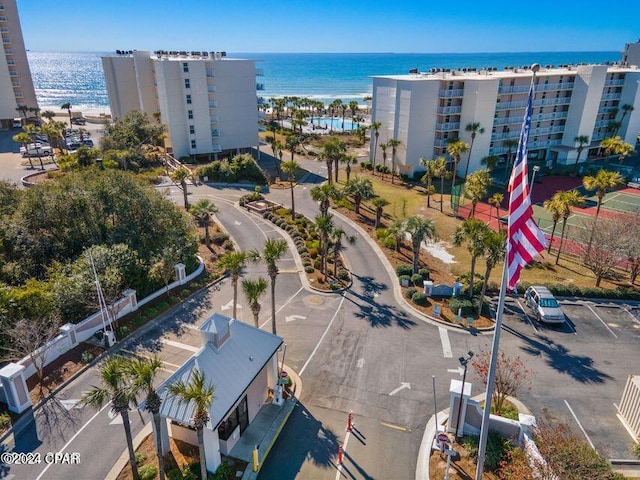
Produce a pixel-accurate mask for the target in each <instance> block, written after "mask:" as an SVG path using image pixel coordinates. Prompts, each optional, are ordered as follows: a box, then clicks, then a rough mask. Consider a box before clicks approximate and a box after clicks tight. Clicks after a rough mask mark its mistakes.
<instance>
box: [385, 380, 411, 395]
mask: <svg viewBox="0 0 640 480" xmlns="http://www.w3.org/2000/svg"><path fill="white" fill-rule="evenodd" d="M405 388H408V389H409V390H411V384H410V383H409V382H400V386H399V387H398V388H396V389H395V390H393V391H391V392H389V396H393V395H395V394H396V393H398V392H399V391H400V390H404V389H405Z"/></svg>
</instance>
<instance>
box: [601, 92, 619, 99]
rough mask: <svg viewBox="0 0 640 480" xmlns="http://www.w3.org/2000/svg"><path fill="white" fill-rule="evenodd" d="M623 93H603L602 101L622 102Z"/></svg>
mask: <svg viewBox="0 0 640 480" xmlns="http://www.w3.org/2000/svg"><path fill="white" fill-rule="evenodd" d="M620 97H622V94H621V93H603V94H602V99H601V100H620Z"/></svg>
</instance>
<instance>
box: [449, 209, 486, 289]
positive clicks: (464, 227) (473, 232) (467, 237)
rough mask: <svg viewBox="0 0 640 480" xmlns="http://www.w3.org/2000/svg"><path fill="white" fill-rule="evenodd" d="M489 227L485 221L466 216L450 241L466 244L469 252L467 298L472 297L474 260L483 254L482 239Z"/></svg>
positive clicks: (483, 239) (456, 243)
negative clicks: (469, 264)
mask: <svg viewBox="0 0 640 480" xmlns="http://www.w3.org/2000/svg"><path fill="white" fill-rule="evenodd" d="M490 231H491V228H490V227H489V225H487V224H486V223H484V222H482V221H480V220H478V219H476V218H467V219H465V220H463V221H462V223H461V224H460V225H458V227H457V228H456V230H455V232H454V233H453V238H452V243H453V244H454V245H455V246H456V247H459V246H460V245H462V244H463V243H465V244H466V247H467V251H468V252H469V253H470V254H471V275H470V277H469V298H473V281H474V277H475V269H476V260H477V258H478V257H479V256H480V255H482V254H483V251H484V241H485V238H486V236H487V233H488V232H490Z"/></svg>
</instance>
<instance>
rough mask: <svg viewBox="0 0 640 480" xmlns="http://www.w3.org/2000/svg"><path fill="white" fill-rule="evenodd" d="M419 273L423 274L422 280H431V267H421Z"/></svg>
mask: <svg viewBox="0 0 640 480" xmlns="http://www.w3.org/2000/svg"><path fill="white" fill-rule="evenodd" d="M418 273H419V274H420V275H421V276H422V280H429V269H428V268H421V269H420V270H418Z"/></svg>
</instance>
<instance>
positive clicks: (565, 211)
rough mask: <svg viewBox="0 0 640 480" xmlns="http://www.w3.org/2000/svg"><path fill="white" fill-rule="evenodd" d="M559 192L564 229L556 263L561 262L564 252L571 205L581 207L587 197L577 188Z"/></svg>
mask: <svg viewBox="0 0 640 480" xmlns="http://www.w3.org/2000/svg"><path fill="white" fill-rule="evenodd" d="M558 194H559V197H558V204H559V209H560V216H561V217H562V231H561V233H560V245H558V254H557V255H556V265H558V264H559V263H560V253H561V252H562V243H563V242H564V233H565V228H566V226H567V220H568V219H569V216H571V207H580V206H582V205H584V200H585V197H583V196H582V195H580V194H579V193H578V191H577V190H569V191H568V192H558ZM558 194H556V195H558ZM587 251H588V250H587Z"/></svg>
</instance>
